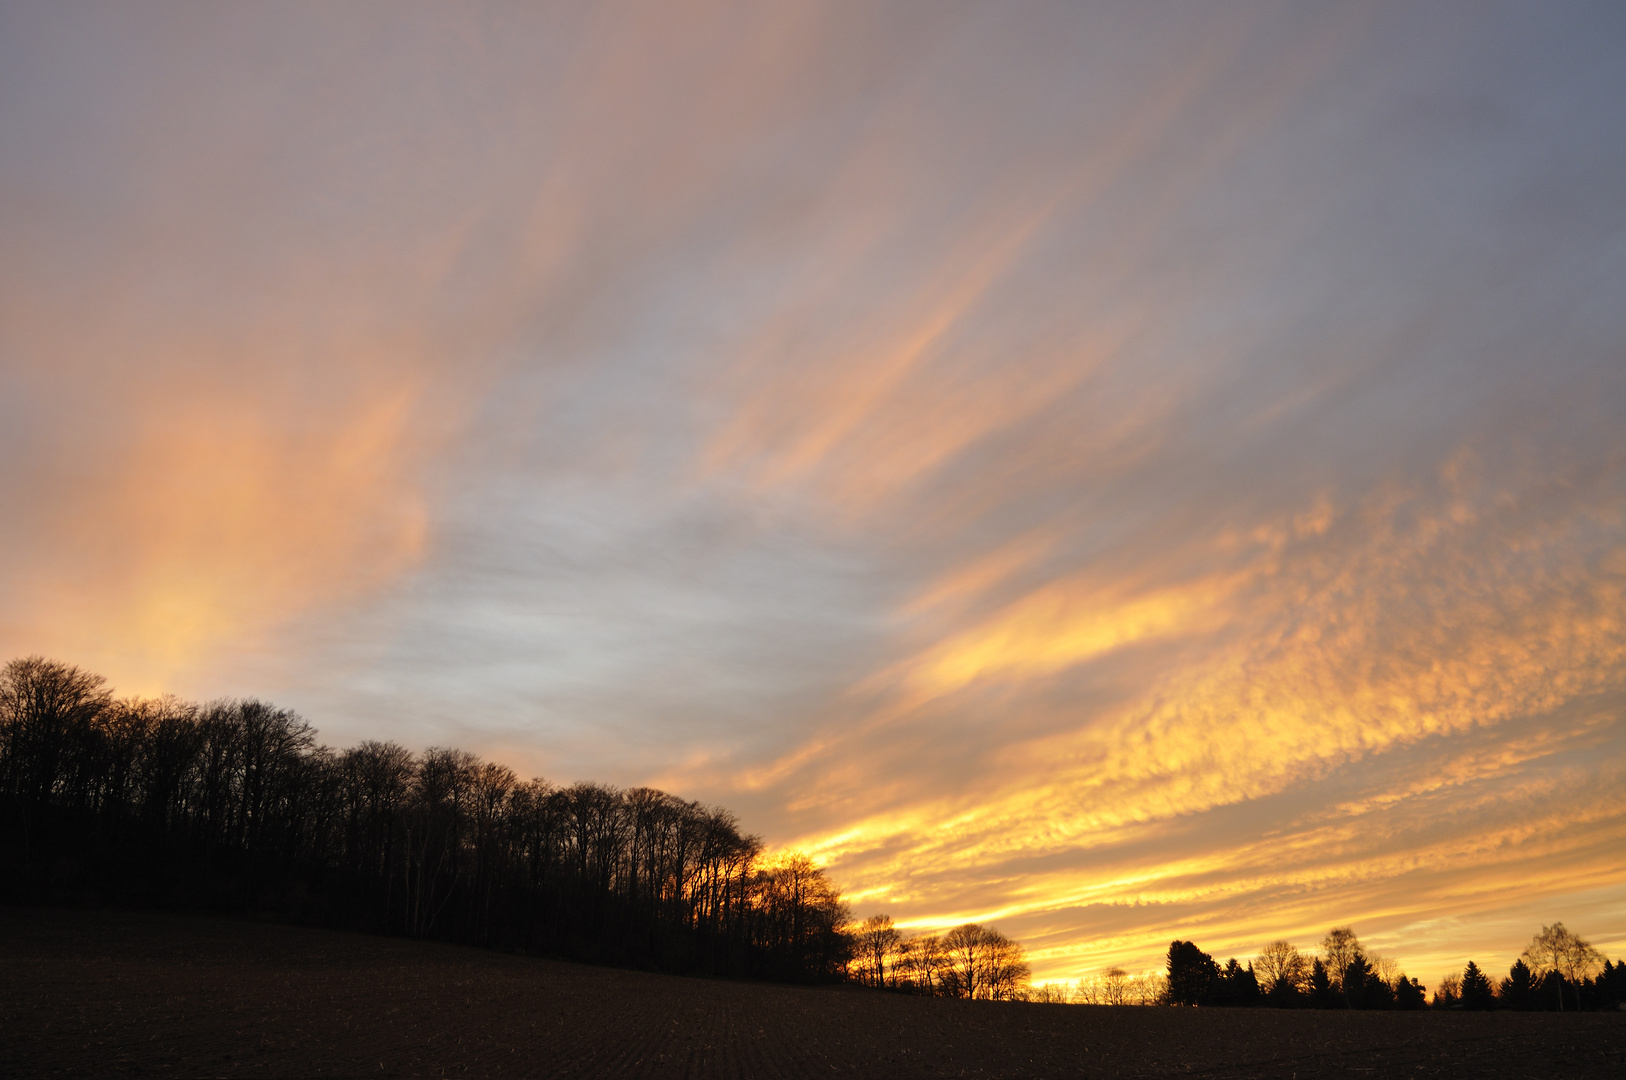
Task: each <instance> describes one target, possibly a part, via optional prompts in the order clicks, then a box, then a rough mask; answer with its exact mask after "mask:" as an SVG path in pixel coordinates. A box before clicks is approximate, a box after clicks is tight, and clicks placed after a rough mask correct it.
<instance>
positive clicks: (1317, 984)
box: [1310, 957, 1344, 1009]
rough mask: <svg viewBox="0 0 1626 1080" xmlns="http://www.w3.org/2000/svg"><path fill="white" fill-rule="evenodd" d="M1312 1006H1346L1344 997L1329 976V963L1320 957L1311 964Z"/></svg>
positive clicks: (1335, 1007) (1336, 1007)
mask: <svg viewBox="0 0 1626 1080" xmlns="http://www.w3.org/2000/svg"><path fill="white" fill-rule="evenodd" d="M1310 1007H1311V1008H1313V1009H1341V1008H1344V997H1343V995H1342V994H1340V993H1338V991H1337V990H1335V989H1333V985H1332V980H1331V979H1329V978H1328V977H1327V965H1325V964H1323V963H1322V962H1321V960H1320V958H1319V957H1318V958H1317V959H1316V961H1315V963H1313V964H1311V965H1310Z"/></svg>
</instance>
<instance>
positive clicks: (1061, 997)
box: [1027, 983, 1073, 1005]
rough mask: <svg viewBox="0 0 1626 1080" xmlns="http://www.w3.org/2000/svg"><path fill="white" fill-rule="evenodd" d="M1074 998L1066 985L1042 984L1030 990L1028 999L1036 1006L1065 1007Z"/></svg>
mask: <svg viewBox="0 0 1626 1080" xmlns="http://www.w3.org/2000/svg"><path fill="white" fill-rule="evenodd" d="M1072 996H1073V995H1072V991H1071V990H1069V989H1068V987H1067V984H1066V983H1040V984H1039V985H1038V986H1035V987H1031V988H1030V989H1029V990H1028V997H1027V999H1028V1000H1029V1001H1031V1002H1033V1003H1034V1004H1036V1005H1065V1004H1067V1003H1068V1002H1069V1001H1071V1000H1072Z"/></svg>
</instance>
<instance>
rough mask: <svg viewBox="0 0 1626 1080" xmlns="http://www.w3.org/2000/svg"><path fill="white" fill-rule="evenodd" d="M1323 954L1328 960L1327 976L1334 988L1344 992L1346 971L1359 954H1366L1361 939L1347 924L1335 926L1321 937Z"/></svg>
mask: <svg viewBox="0 0 1626 1080" xmlns="http://www.w3.org/2000/svg"><path fill="white" fill-rule="evenodd" d="M1321 955H1322V957H1323V958H1324V959H1325V960H1326V968H1327V978H1328V980H1329V981H1330V982H1331V983H1332V987H1333V989H1335V990H1337V991H1339V992H1340V993H1342V991H1343V989H1344V972H1345V971H1346V970H1348V968H1349V965H1350V964H1351V963H1353V962H1354V960H1355V958H1356V957H1358V956H1365V955H1366V954H1365V952H1364V951H1362V949H1361V942H1360V939H1359V938H1357V937H1356V936H1355V931H1354V930H1352V929H1351V928H1350V927H1347V926H1335V927H1333V928H1332V929H1331V930H1329V931H1327V936H1326V937H1324V938H1322V939H1321Z"/></svg>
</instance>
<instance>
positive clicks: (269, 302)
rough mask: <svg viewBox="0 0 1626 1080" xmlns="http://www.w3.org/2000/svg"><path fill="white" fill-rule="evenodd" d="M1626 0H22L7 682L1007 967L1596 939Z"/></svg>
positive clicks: (1618, 880) (1612, 754)
mask: <svg viewBox="0 0 1626 1080" xmlns="http://www.w3.org/2000/svg"><path fill="white" fill-rule="evenodd" d="M1623 57H1626V6H1622V5H1619V4H1610V3H1597V4H1590V5H1569V4H1558V3H1548V2H1542V3H1533V4H1528V5H1504V4H1493V3H1484V2H1473V3H1464V4H1415V3H1404V4H1402V3H1397V4H1364V3H1303V4H1244V3H1229V2H1227V3H1214V4H1206V5H1205V4H1197V3H1189V2H1184V0H1181V2H1171V3H1147V2H1140V0H1137V2H1134V3H1119V4H1105V5H1100V6H1088V5H1084V4H1078V3H1058V4H1054V5H1046V4H1007V3H987V4H969V3H968V4H957V3H936V2H920V3H857V4H851V5H848V4H838V3H816V4H809V5H805V6H804V5H799V4H790V3H770V4H763V3H743V4H739V5H737V6H721V5H719V6H709V5H704V4H701V3H682V4H654V3H649V4H634V5H626V6H621V5H613V4H605V3H594V4H585V5H581V6H579V7H567V6H564V5H557V6H554V5H549V6H543V5H533V4H524V5H518V4H516V5H513V6H501V7H490V8H476V7H471V6H467V5H424V6H415V5H408V4H377V5H371V4H361V3H350V4H343V5H331V4H312V5H310V6H307V7H301V6H299V5H295V4H278V5H247V4H242V5H216V4H193V5H155V4H145V5H131V4H109V5H106V6H94V5H83V4H65V3H64V4H58V3H49V4H46V3H40V4H11V3H7V4H4V5H3V7H0V662H3V661H4V660H6V659H10V658H12V657H15V656H22V655H26V654H34V653H37V654H42V655H46V656H49V657H52V658H54V659H59V660H63V661H67V662H71V663H75V664H78V665H80V666H82V667H85V668H89V669H91V670H94V671H97V672H100V673H102V674H104V675H106V676H107V677H108V679H109V681H110V682H111V683H112V684H113V685H114V686H115V687H116V688H117V689H118V691H119V692H121V693H139V694H154V693H159V692H165V691H169V692H174V693H176V694H179V695H182V696H183V697H188V698H192V699H199V700H201V699H206V698H211V697H215V696H224V695H230V696H242V695H255V696H259V697H263V698H266V699H269V700H271V701H274V702H276V703H278V704H282V705H287V706H291V707H293V708H295V709H297V710H299V712H300V713H301V714H302V715H304V716H305V717H306V718H307V719H309V720H310V721H311V722H312V723H313V724H314V725H315V726H316V727H317V728H318V729H319V730H320V732H321V735H322V738H323V740H324V741H326V742H328V743H330V744H332V745H335V746H345V745H349V744H351V743H353V742H355V741H358V740H360V739H364V738H389V739H394V740H396V741H399V742H401V743H404V744H406V745H408V746H411V747H414V748H421V747H424V746H428V745H454V746H460V747H463V748H466V749H470V750H475V751H477V752H479V753H482V754H484V755H486V756H488V757H492V758H496V759H499V760H501V761H504V762H506V763H508V764H510V765H512V766H513V767H515V768H516V769H517V770H519V771H520V772H521V773H523V774H525V775H540V776H545V777H547V778H548V779H550V780H552V781H555V782H559V783H568V782H571V781H574V780H577V779H594V780H600V781H605V782H610V783H616V784H653V785H656V786H659V787H662V788H665V789H667V790H670V791H673V792H675V793H678V794H681V795H683V796H686V797H689V798H695V799H701V800H705V801H707V802H716V803H720V804H722V805H725V806H727V807H729V808H730V809H732V810H734V811H736V812H737V813H738V814H739V815H740V817H741V819H742V821H743V824H744V826H745V828H747V829H748V830H750V831H753V832H756V833H758V834H760V835H761V836H762V837H763V839H764V841H765V842H766V843H767V844H768V845H769V846H770V847H772V848H776V849H778V848H784V847H793V846H794V847H801V848H803V849H806V850H808V851H810V852H812V853H813V854H815V855H816V856H817V857H818V858H819V860H820V861H821V862H822V863H823V864H824V865H825V866H826V867H827V869H828V871H829V873H830V875H831V877H832V878H833V879H834V881H835V882H836V883H837V884H838V885H839V886H840V887H841V888H842V889H843V891H844V892H845V893H846V895H847V896H848V897H849V899H850V900H851V901H852V904H853V907H854V911H855V913H856V914H857V915H859V916H865V915H869V914H873V913H876V912H886V913H889V914H891V915H892V916H893V917H894V918H895V919H896V920H898V921H899V922H900V923H902V924H905V925H906V926H907V927H909V928H926V927H936V926H943V925H947V924H952V923H958V922H964V921H967V920H975V921H979V922H985V923H991V924H993V925H996V926H997V927H999V928H1000V929H1001V930H1003V931H1004V932H1005V933H1007V934H1009V935H1010V936H1012V937H1015V938H1018V939H1019V940H1021V941H1022V942H1024V943H1025V944H1026V945H1027V946H1028V948H1029V949H1030V951H1031V954H1032V959H1033V965H1034V973H1035V977H1036V978H1038V979H1063V978H1068V979H1071V978H1077V977H1080V976H1084V975H1089V974H1092V973H1095V972H1098V971H1100V970H1101V969H1102V968H1104V967H1106V966H1107V965H1109V964H1119V965H1123V966H1125V967H1128V968H1130V969H1132V970H1145V969H1149V968H1153V967H1158V966H1161V964H1162V956H1163V953H1164V952H1165V950H1166V949H1167V947H1168V943H1169V941H1170V940H1171V939H1173V938H1177V937H1178V938H1189V939H1195V940H1196V941H1197V943H1198V944H1199V945H1200V946H1202V947H1203V948H1204V949H1206V950H1208V951H1210V952H1213V953H1215V954H1216V955H1218V956H1219V957H1220V958H1221V959H1222V960H1223V958H1225V957H1227V956H1233V955H1234V956H1238V957H1240V958H1242V959H1244V960H1246V959H1247V958H1249V957H1251V956H1253V955H1254V954H1255V953H1257V952H1258V951H1259V949H1260V948H1261V947H1262V946H1263V945H1264V944H1265V943H1266V942H1268V941H1270V940H1271V939H1273V938H1277V937H1285V938H1288V939H1290V940H1292V941H1293V942H1295V943H1296V944H1298V945H1299V946H1300V947H1301V948H1305V949H1309V948H1311V947H1313V946H1314V945H1315V944H1316V943H1317V942H1318V941H1319V940H1320V938H1321V937H1322V935H1324V934H1325V933H1326V931H1327V930H1328V929H1329V928H1331V927H1332V926H1334V925H1346V924H1347V925H1352V926H1353V927H1354V929H1355V931H1356V933H1357V934H1359V935H1360V937H1361V938H1362V940H1363V941H1364V942H1365V943H1366V944H1367V945H1369V946H1370V947H1372V948H1374V949H1375V950H1376V951H1378V952H1379V953H1381V954H1383V955H1386V956H1392V957H1394V958H1395V959H1397V960H1399V961H1400V962H1401V965H1402V966H1403V967H1404V968H1405V969H1406V971H1407V972H1409V973H1411V974H1414V975H1417V976H1420V977H1422V978H1424V979H1425V980H1426V981H1427V982H1428V983H1429V985H1430V986H1432V985H1433V984H1434V983H1436V982H1437V981H1438V980H1439V978H1440V976H1442V975H1443V974H1445V973H1446V972H1447V971H1448V970H1452V969H1456V970H1460V968H1461V967H1462V965H1463V964H1464V963H1465V962H1466V961H1467V960H1469V959H1474V960H1477V961H1478V962H1479V963H1480V964H1481V966H1484V967H1486V968H1488V969H1491V970H1493V971H1495V972H1496V973H1497V974H1498V975H1500V974H1502V973H1504V972H1505V970H1506V968H1507V965H1508V964H1510V963H1511V962H1512V960H1513V959H1514V957H1515V956H1516V955H1517V954H1518V953H1519V951H1520V950H1521V949H1522V948H1523V947H1524V945H1525V944H1526V943H1527V942H1528V941H1529V938H1530V936H1531V934H1532V933H1534V932H1535V931H1536V930H1537V929H1539V928H1540V926H1541V925H1542V924H1544V923H1551V922H1553V921H1554V920H1563V921H1564V922H1565V924H1566V925H1567V926H1569V927H1570V929H1572V930H1574V931H1576V932H1577V933H1579V934H1581V935H1582V936H1583V937H1586V938H1588V939H1589V940H1591V941H1592V942H1593V944H1595V945H1597V946H1598V947H1600V948H1602V949H1603V950H1604V951H1605V952H1606V953H1608V954H1609V955H1610V956H1611V957H1614V958H1617V959H1619V958H1621V957H1623V956H1626V859H1623V857H1622V856H1623V853H1626V105H1623V103H1626V61H1623Z"/></svg>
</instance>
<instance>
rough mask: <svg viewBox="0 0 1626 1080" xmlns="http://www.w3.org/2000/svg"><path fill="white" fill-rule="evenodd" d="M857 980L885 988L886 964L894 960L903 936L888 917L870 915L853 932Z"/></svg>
mask: <svg viewBox="0 0 1626 1080" xmlns="http://www.w3.org/2000/svg"><path fill="white" fill-rule="evenodd" d="M854 937H855V940H856V943H857V944H856V948H855V956H856V958H857V960H858V970H859V979H860V981H862V982H867V983H869V984H870V985H871V986H886V985H888V983H887V962H888V961H889V960H893V959H895V957H896V955H897V952H898V947H899V945H900V944H902V942H903V935H902V934H900V933H898V930H897V927H895V926H893V925H892V919H891V917H890V916H888V915H871V916H870V917H869V918H867V919H865V920H864V921H863V922H862V923H860V924H859V925H858V929H857V930H856V931H855V932H854Z"/></svg>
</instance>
